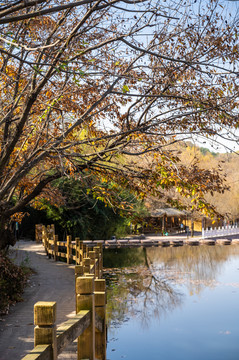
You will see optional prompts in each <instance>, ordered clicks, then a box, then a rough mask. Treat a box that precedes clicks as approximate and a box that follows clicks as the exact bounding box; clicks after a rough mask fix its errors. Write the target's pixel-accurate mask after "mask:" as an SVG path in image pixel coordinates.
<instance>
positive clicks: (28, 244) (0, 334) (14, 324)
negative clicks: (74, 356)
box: [0, 241, 75, 360]
mask: <svg viewBox="0 0 239 360" xmlns="http://www.w3.org/2000/svg"><path fill="white" fill-rule="evenodd" d="M11 253H12V254H11V256H12V257H13V258H15V262H16V263H18V264H19V263H20V262H21V261H23V260H25V261H26V262H29V265H30V267H31V268H32V269H34V270H35V271H36V274H33V276H31V279H30V281H29V286H28V287H27V288H26V290H25V293H24V296H23V297H24V301H23V302H20V303H17V304H16V305H15V306H12V307H11V309H10V312H9V314H8V315H6V316H3V317H2V318H0V360H20V359H21V358H22V357H24V356H25V355H26V354H27V353H28V352H29V351H30V350H32V349H33V347H34V338H33V336H34V335H33V334H34V324H33V306H34V304H35V303H36V302H37V301H56V302H57V324H59V323H62V322H64V321H66V320H67V317H69V316H72V315H73V312H74V310H75V296H74V292H75V276H74V266H69V265H67V264H65V263H60V262H55V261H54V260H52V259H51V260H49V259H48V258H47V256H46V254H45V251H44V248H43V246H42V244H36V243H35V242H33V241H19V242H18V243H17V244H16V246H15V247H14V248H12V250H11ZM64 358H67V359H68V358H69V357H68V356H65V357H64Z"/></svg>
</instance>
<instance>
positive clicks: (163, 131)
mask: <svg viewBox="0 0 239 360" xmlns="http://www.w3.org/2000/svg"><path fill="white" fill-rule="evenodd" d="M237 25H238V22H237V19H236V18H235V16H234V14H232V15H230V14H229V12H228V11H227V9H226V8H224V3H220V2H219V1H214V0H213V1H205V2H197V1H190V0H189V1H180V0H176V1H171V0H166V1H163V2H162V1H160V0H139V1H131V0H122V1H119V0H111V1H102V0H96V1H95V0H82V1H75V2H74V1H67V0H34V1H31V0H29V1H14V0H12V1H6V2H5V5H1V8H0V67H1V82H0V94H1V95H0V109H1V111H0V113H1V116H0V232H4V236H5V237H4V236H3V235H1V236H0V239H1V245H0V248H1V247H4V246H5V245H6V243H9V241H10V240H9V233H8V232H7V229H6V228H7V227H8V225H9V221H10V219H11V217H13V216H14V214H16V213H18V212H21V211H22V209H23V208H24V206H25V205H26V204H28V203H30V202H32V201H34V199H36V198H37V197H38V196H39V195H41V194H42V193H44V191H46V190H47V188H48V186H49V184H50V183H51V182H52V181H53V180H55V179H58V178H60V177H63V176H71V175H72V174H78V175H77V176H78V178H79V179H82V178H83V177H85V176H88V174H89V173H90V174H94V176H99V177H101V178H103V179H104V180H105V181H107V179H113V178H114V179H116V180H117V182H118V183H119V184H121V185H124V186H131V187H133V188H134V189H136V190H137V191H138V192H141V193H142V194H143V193H146V192H149V191H151V192H153V193H154V194H156V195H159V196H160V194H161V193H162V192H163V189H164V188H170V187H172V188H174V189H175V190H177V191H179V192H180V193H181V194H182V195H184V196H193V197H194V198H195V203H196V204H197V205H198V206H199V207H201V208H202V209H204V211H208V206H207V204H206V202H205V201H204V200H203V194H204V193H207V192H210V191H215V190H217V191H223V188H224V185H223V179H222V178H221V177H220V176H219V174H218V172H217V171H214V170H209V169H206V170H203V169H200V168H199V167H198V165H197V164H196V163H194V164H191V165H190V166H185V165H183V164H180V162H179V158H178V157H177V155H175V154H174V152H173V151H172V150H170V149H168V148H167V147H168V145H170V144H172V143H174V142H176V141H179V140H180V139H185V138H186V139H187V138H189V137H192V136H194V135H195V136H196V135H200V136H205V137H208V136H213V135H214V134H216V133H220V134H221V135H222V136H223V137H225V136H226V135H225V130H227V132H228V134H227V136H230V137H234V135H233V132H232V129H236V128H237V126H238V115H237V106H238V103H237V101H238V72H239V70H238V38H237ZM235 139H236V138H235ZM6 237H7V238H6ZM4 239H5V240H4Z"/></svg>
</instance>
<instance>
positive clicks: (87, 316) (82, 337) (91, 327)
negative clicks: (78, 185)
mask: <svg viewBox="0 0 239 360" xmlns="http://www.w3.org/2000/svg"><path fill="white" fill-rule="evenodd" d="M52 229H53V227H51V230H52ZM42 230H43V234H42V241H43V244H44V246H45V249H46V251H47V253H48V254H50V255H53V256H54V257H55V260H56V259H57V256H61V253H59V252H58V251H57V249H56V245H57V246H62V244H61V243H62V242H60V244H59V245H58V244H57V243H59V242H58V241H57V240H56V239H57V238H56V235H55V234H53V238H54V243H53V245H54V249H51V248H50V246H52V243H51V239H49V237H48V234H46V228H44V227H43V228H42ZM80 243H81V242H79V244H76V247H72V245H73V244H71V242H70V241H69V240H68V242H67V248H68V251H67V253H66V255H67V256H66V258H67V262H70V260H75V261H76V266H75V296H76V315H75V316H74V317H72V318H70V319H69V320H67V321H66V322H65V323H63V324H61V325H60V326H59V327H58V328H56V325H55V322H56V306H57V304H56V302H42V301H40V302H37V303H36V304H35V305H34V324H35V329H34V349H33V350H32V351H31V352H30V353H29V354H28V355H26V356H25V357H24V358H23V359H22V360H55V359H57V356H58V355H59V354H61V353H62V352H63V351H64V349H65V348H66V347H67V346H68V345H69V344H71V343H72V342H73V341H74V340H75V339H77V342H78V344H77V359H78V360H81V359H89V360H95V359H100V360H105V359H106V325H105V308H106V286H105V280H104V279H102V270H103V262H102V246H96V247H94V248H93V249H92V248H91V249H89V248H88V247H87V246H85V247H84V248H83V247H81V246H80ZM72 248H73V249H75V251H76V255H74V256H73V255H72V253H71V251H70V250H71V249H72ZM52 251H53V252H52ZM59 254H60V255H59ZM70 254H71V255H70Z"/></svg>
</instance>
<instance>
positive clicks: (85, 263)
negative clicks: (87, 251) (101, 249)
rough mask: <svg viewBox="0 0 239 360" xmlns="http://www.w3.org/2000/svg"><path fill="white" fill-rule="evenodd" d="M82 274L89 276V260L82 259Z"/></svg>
mask: <svg viewBox="0 0 239 360" xmlns="http://www.w3.org/2000/svg"><path fill="white" fill-rule="evenodd" d="M83 267H84V274H86V273H87V274H90V258H84V259H83Z"/></svg>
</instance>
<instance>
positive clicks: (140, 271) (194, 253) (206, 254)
mask: <svg viewBox="0 0 239 360" xmlns="http://www.w3.org/2000/svg"><path fill="white" fill-rule="evenodd" d="M238 254H239V246H232V245H231V246H213V247H211V246H206V245H205V246H204V245H203V246H197V247H192V246H183V247H168V248H161V247H159V248H155V247H154V248H132V249H115V250H106V251H105V252H104V267H105V268H106V270H105V277H106V281H107V286H108V290H107V291H108V304H107V315H108V325H109V326H112V327H117V326H119V325H120V324H121V323H122V322H125V321H127V320H128V319H130V317H136V316H137V317H139V318H140V319H141V323H142V326H143V327H145V326H147V325H149V323H150V320H151V319H155V317H157V318H158V319H160V317H161V316H162V315H163V314H166V313H167V312H169V311H172V310H173V309H174V308H176V307H178V306H180V305H181V304H182V301H183V291H180V288H181V290H182V287H181V286H186V287H187V289H188V291H189V292H190V294H193V293H197V294H198V293H200V292H201V291H202V290H203V289H204V288H205V287H208V286H214V285H215V284H216V281H217V275H218V274H219V273H220V272H221V271H223V264H224V263H225V262H226V261H227V259H228V258H229V257H230V256H233V255H235V256H238Z"/></svg>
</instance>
